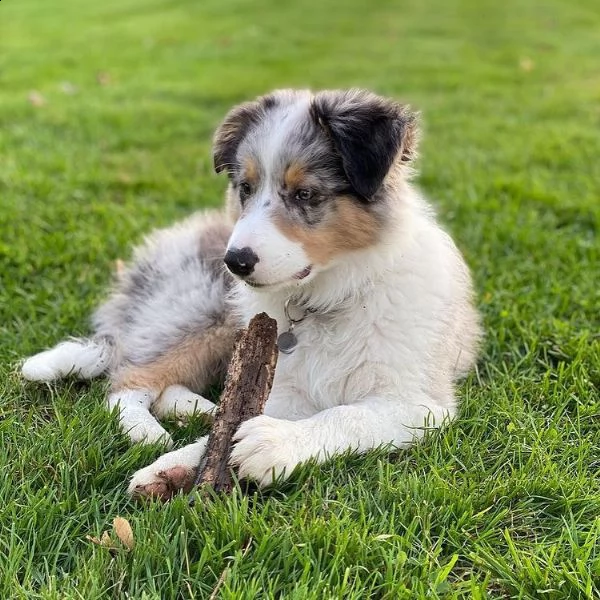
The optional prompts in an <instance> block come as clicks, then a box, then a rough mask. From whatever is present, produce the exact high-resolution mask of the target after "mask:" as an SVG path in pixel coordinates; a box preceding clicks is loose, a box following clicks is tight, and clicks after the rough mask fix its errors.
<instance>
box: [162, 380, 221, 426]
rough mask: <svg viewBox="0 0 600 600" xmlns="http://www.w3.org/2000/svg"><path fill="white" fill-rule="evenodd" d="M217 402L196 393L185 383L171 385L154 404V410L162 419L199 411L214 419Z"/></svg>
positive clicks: (184, 415)
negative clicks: (184, 384)
mask: <svg viewBox="0 0 600 600" xmlns="http://www.w3.org/2000/svg"><path fill="white" fill-rule="evenodd" d="M216 408H217V406H216V404H214V403H213V402H211V401H210V400H207V399H206V398H204V396H200V394H195V393H194V392H192V391H191V390H189V389H188V388H186V387H185V386H183V385H171V386H169V387H168V388H167V389H165V390H164V391H163V393H162V394H161V395H160V397H159V398H158V399H157V400H155V402H154V404H153V405H152V412H153V413H154V414H155V415H156V416H157V417H158V418H159V419H160V418H164V417H169V416H175V417H186V416H188V415H193V414H194V413H199V414H203V415H206V417H207V418H208V419H210V420H212V417H213V413H214V412H215V411H216Z"/></svg>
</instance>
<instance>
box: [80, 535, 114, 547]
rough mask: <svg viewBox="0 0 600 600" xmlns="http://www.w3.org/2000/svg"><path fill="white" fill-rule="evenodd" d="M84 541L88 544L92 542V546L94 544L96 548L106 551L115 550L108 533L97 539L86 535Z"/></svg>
mask: <svg viewBox="0 0 600 600" xmlns="http://www.w3.org/2000/svg"><path fill="white" fill-rule="evenodd" d="M85 539H86V540H88V541H89V542H92V544H96V546H101V547H102V548H107V549H108V550H116V548H115V545H114V543H113V541H112V539H111V537H110V534H109V533H108V531H105V532H104V533H103V534H102V536H101V537H99V538H97V537H95V536H93V535H86V536H85Z"/></svg>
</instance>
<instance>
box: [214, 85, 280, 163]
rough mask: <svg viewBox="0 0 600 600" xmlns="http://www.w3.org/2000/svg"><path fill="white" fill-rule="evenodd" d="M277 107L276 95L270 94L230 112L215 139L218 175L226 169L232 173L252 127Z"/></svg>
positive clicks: (215, 159) (215, 160)
mask: <svg viewBox="0 0 600 600" xmlns="http://www.w3.org/2000/svg"><path fill="white" fill-rule="evenodd" d="M276 105H277V98H276V97H275V95H274V94H269V95H267V96H261V97H260V98H257V99H256V100H253V101H251V102H244V103H243V104H239V105H238V106H236V107H234V108H232V109H231V111H229V113H228V114H227V116H226V117H225V120H224V121H223V122H222V123H221V125H219V127H218V129H217V131H216V133H215V137H214V139H213V160H214V166H215V171H216V172H217V173H221V172H222V171H224V170H225V169H227V171H228V172H229V173H231V172H232V170H233V168H234V167H235V157H236V154H237V150H238V147H239V145H240V142H241V141H242V140H243V139H244V137H245V136H246V134H247V133H248V131H249V130H250V129H251V128H252V126H253V125H256V124H257V123H258V122H259V121H260V120H261V119H262V117H263V116H264V114H265V112H267V111H268V110H269V109H270V108H273V107H274V106H276Z"/></svg>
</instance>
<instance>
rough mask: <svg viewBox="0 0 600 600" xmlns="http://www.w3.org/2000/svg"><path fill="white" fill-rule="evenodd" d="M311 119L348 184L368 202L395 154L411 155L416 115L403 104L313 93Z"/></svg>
mask: <svg viewBox="0 0 600 600" xmlns="http://www.w3.org/2000/svg"><path fill="white" fill-rule="evenodd" d="M311 112H312V116H313V119H314V120H315V122H316V123H317V124H318V125H319V126H320V127H322V128H323V129H324V130H325V132H326V133H327V135H328V136H329V137H330V138H331V140H332V142H333V145H334V147H335V149H336V151H337V152H338V153H339V155H340V157H341V159H342V166H343V168H344V172H345V173H346V177H347V178H348V181H349V182H350V184H351V185H352V187H353V188H354V189H355V191H356V192H357V193H358V194H359V195H360V196H361V197H363V198H364V199H366V200H371V199H372V198H373V196H374V194H375V193H376V192H377V190H378V189H379V188H380V187H381V184H382V183H383V180H384V178H385V176H386V175H387V173H388V171H389V170H390V167H391V166H392V163H393V162H394V160H395V159H396V157H397V156H398V155H400V160H401V161H402V162H404V163H408V162H410V161H411V160H412V159H413V158H414V156H415V155H416V146H417V116H416V114H414V113H412V112H411V111H410V110H409V108H408V107H407V106H402V105H400V104H398V103H396V102H394V101H392V100H388V99H386V98H381V97H380V96H376V95H375V94H372V93H370V92H366V91H362V90H348V91H331V92H330V91H328V92H320V93H318V94H317V95H316V96H315V98H314V100H313V103H312V108H311Z"/></svg>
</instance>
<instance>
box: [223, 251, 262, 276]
mask: <svg viewBox="0 0 600 600" xmlns="http://www.w3.org/2000/svg"><path fill="white" fill-rule="evenodd" d="M223 260H224V261H225V264H226V265H227V268H228V269H229V270H230V271H231V272H232V273H233V274H234V275H238V276H239V277H247V276H248V275H250V273H252V271H254V266H255V265H256V263H257V262H258V256H256V254H255V253H254V251H253V250H252V249H251V248H248V247H246V248H230V249H229V250H227V253H226V254H225V258H224V259H223Z"/></svg>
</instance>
